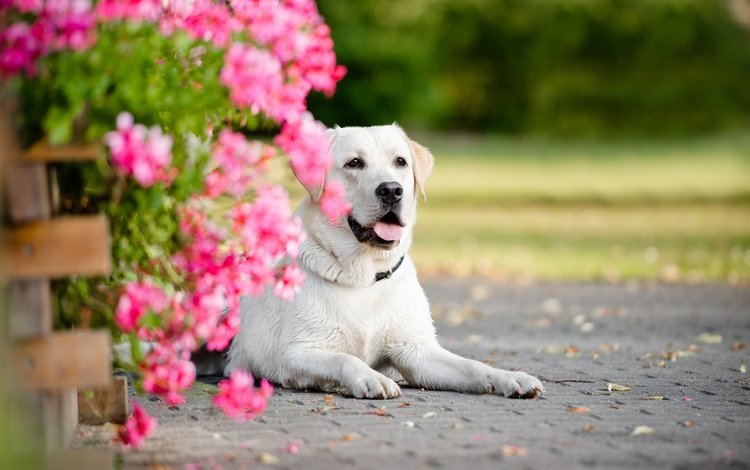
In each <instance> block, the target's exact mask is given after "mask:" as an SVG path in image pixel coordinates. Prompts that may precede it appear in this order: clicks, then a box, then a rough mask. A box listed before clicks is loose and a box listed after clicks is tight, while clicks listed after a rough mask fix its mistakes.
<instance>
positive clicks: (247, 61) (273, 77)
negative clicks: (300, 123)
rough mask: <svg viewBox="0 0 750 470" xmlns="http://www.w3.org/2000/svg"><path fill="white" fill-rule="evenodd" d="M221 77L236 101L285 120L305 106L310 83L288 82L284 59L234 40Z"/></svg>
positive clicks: (294, 115)
mask: <svg viewBox="0 0 750 470" xmlns="http://www.w3.org/2000/svg"><path fill="white" fill-rule="evenodd" d="M219 78H220V80H221V83H222V84H224V85H226V86H227V87H228V88H229V97H230V99H231V100H232V103H234V104H235V105H236V106H238V107H241V108H249V109H250V111H251V112H252V113H253V114H259V113H261V112H262V113H265V114H267V115H268V116H270V117H271V118H272V119H275V120H276V121H279V122H282V121H285V120H287V119H294V118H295V117H297V116H299V115H300V114H301V113H302V112H303V111H304V109H305V98H306V97H307V93H308V91H309V87H307V86H306V85H304V83H303V84H301V85H300V82H299V81H297V82H289V83H287V81H286V79H285V77H284V72H283V70H282V66H281V62H279V60H278V59H277V58H275V57H274V56H273V55H272V54H271V53H270V52H268V51H265V50H263V49H258V48H257V47H255V46H252V45H249V44H241V43H235V44H233V45H232V46H231V47H230V48H229V50H228V51H227V52H226V54H225V56H224V67H223V68H222V69H221V74H220V77H219Z"/></svg>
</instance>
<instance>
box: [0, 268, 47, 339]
mask: <svg viewBox="0 0 750 470" xmlns="http://www.w3.org/2000/svg"><path fill="white" fill-rule="evenodd" d="M8 309H9V310H8V311H9V317H10V337H11V339H26V338H34V337H37V336H43V335H46V334H50V333H52V300H51V298H50V287H49V280H46V279H34V280H28V281H12V282H10V283H9V284H8Z"/></svg>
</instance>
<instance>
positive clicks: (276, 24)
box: [230, 0, 346, 95]
mask: <svg viewBox="0 0 750 470" xmlns="http://www.w3.org/2000/svg"><path fill="white" fill-rule="evenodd" d="M230 3H231V5H232V8H233V9H234V11H235V13H236V14H237V16H238V17H239V18H241V19H242V20H243V21H244V22H245V23H246V24H247V26H248V30H249V32H250V36H251V37H252V38H253V39H254V40H255V41H256V42H259V43H261V44H264V45H266V46H267V47H268V48H269V49H270V50H271V51H272V52H273V54H274V55H275V56H276V57H277V58H278V59H279V60H280V61H281V62H282V63H283V64H285V65H286V64H290V65H292V66H293V67H290V68H293V69H294V70H295V71H296V72H295V74H296V77H298V78H300V79H301V81H302V82H304V83H305V84H306V87H307V89H308V91H309V89H310V88H313V89H315V90H319V91H323V92H325V93H326V94H329V95H330V94H332V93H333V91H334V90H335V87H336V82H338V81H339V80H341V79H342V78H343V77H344V75H345V74H346V69H345V68H344V67H342V66H340V65H337V64H336V55H335V54H334V52H333V41H332V40H331V35H330V29H329V28H328V26H326V25H325V23H324V22H323V18H322V17H321V16H320V14H319V13H318V9H317V7H316V5H315V2H314V1H312V0H293V1H292V0H288V1H278V0H254V1H246V0H231V2H230Z"/></svg>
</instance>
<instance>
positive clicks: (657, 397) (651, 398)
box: [648, 395, 664, 400]
mask: <svg viewBox="0 0 750 470" xmlns="http://www.w3.org/2000/svg"><path fill="white" fill-rule="evenodd" d="M648 399H649V400H664V397H663V396H661V395H653V396H650V397H648Z"/></svg>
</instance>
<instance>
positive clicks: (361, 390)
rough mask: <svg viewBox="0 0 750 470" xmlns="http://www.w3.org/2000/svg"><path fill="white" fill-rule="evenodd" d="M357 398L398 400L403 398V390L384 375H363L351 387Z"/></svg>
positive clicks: (375, 373) (376, 373)
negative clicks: (397, 398)
mask: <svg viewBox="0 0 750 470" xmlns="http://www.w3.org/2000/svg"><path fill="white" fill-rule="evenodd" d="M351 392H352V395H353V396H355V397H356V398H396V397H400V396H401V388H400V387H399V386H398V384H396V382H394V381H393V380H391V379H389V378H388V377H386V376H385V375H383V374H380V373H378V372H374V371H373V373H371V374H367V375H361V376H359V377H357V378H356V379H354V381H353V383H352V385H351Z"/></svg>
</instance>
